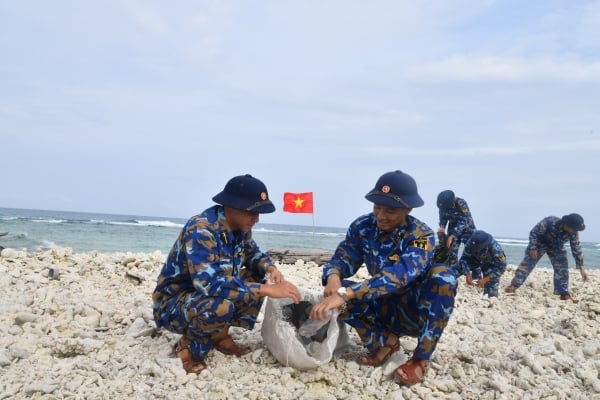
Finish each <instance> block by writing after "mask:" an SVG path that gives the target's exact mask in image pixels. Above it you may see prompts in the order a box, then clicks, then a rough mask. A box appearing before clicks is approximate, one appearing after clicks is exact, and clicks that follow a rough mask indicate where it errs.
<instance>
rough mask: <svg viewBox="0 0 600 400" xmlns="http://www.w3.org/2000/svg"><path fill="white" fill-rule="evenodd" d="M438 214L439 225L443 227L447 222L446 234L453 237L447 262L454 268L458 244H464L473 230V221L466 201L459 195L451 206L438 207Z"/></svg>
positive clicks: (456, 261) (456, 260)
mask: <svg viewBox="0 0 600 400" xmlns="http://www.w3.org/2000/svg"><path fill="white" fill-rule="evenodd" d="M439 215H440V224H439V226H440V227H444V228H445V227H446V224H448V229H447V231H446V232H447V235H448V236H454V237H455V239H454V240H453V241H452V244H451V245H450V249H449V254H448V264H449V265H450V266H451V267H453V268H456V264H457V263H458V250H459V248H460V245H461V243H463V244H465V243H466V242H467V240H469V238H470V237H471V235H472V234H473V232H475V229H476V228H475V222H474V221H473V217H472V216H471V211H469V206H468V204H467V202H466V201H465V200H463V199H461V198H460V197H456V198H455V200H454V204H453V205H452V208H440V209H439Z"/></svg>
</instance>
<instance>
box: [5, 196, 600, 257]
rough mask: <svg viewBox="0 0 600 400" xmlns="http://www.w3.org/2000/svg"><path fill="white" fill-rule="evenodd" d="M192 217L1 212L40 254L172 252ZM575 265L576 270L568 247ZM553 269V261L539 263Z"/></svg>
mask: <svg viewBox="0 0 600 400" xmlns="http://www.w3.org/2000/svg"><path fill="white" fill-rule="evenodd" d="M187 220H188V218H179V217H162V216H144V215H129V214H106V213H97V212H79V211H57V210H40V209H21V208H7V207H0V232H8V234H7V235H5V236H2V237H0V246H2V247H5V248H15V249H27V251H28V252H33V251H36V250H37V249H50V248H53V247H70V248H72V249H73V251H74V252H89V251H99V252H154V251H161V252H162V253H168V252H169V250H170V248H171V246H172V245H173V243H174V241H175V239H176V238H177V236H178V235H179V232H180V230H181V228H182V227H183V225H184V224H185V223H186V221H187ZM346 229H347V227H344V228H341V227H325V226H315V225H290V224H277V223H260V222H259V223H258V224H256V225H255V227H254V228H253V229H252V233H253V237H254V239H255V240H256V242H257V243H258V245H259V247H260V248H261V249H262V250H263V251H268V250H270V249H273V248H311V249H320V250H323V251H329V252H333V251H334V250H335V248H336V246H337V245H338V244H339V242H340V241H341V240H342V239H343V238H344V236H345V233H346ZM495 239H496V240H497V241H498V242H499V243H500V245H501V246H502V248H503V249H504V251H505V252H506V256H507V261H508V263H509V264H518V263H519V262H520V261H521V259H522V257H523V253H524V250H525V247H526V246H527V244H528V242H529V240H528V238H515V237H495ZM581 246H582V248H583V251H584V261H585V264H584V266H585V267H587V268H598V267H599V264H600V243H595V242H585V241H582V242H581ZM565 249H566V250H567V254H568V259H569V266H571V267H572V266H574V261H573V259H572V256H571V252H570V247H569V245H568V243H567V244H566V245H565ZM538 265H539V266H540V267H543V268H550V267H551V266H550V262H549V260H548V258H547V257H544V258H542V260H541V261H540V263H539V264H538Z"/></svg>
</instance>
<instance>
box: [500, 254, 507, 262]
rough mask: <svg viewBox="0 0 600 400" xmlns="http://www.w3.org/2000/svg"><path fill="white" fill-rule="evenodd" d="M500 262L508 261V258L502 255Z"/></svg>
mask: <svg viewBox="0 0 600 400" xmlns="http://www.w3.org/2000/svg"><path fill="white" fill-rule="evenodd" d="M500 261H501V262H504V261H506V256H505V255H504V254H501V255H500Z"/></svg>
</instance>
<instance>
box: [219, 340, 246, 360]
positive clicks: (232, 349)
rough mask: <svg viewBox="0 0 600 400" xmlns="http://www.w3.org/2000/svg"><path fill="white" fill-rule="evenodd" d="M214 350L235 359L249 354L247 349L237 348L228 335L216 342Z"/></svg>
mask: <svg viewBox="0 0 600 400" xmlns="http://www.w3.org/2000/svg"><path fill="white" fill-rule="evenodd" d="M215 349H217V350H219V351H220V352H221V353H223V354H227V355H229V356H236V357H241V356H243V355H245V354H248V353H250V351H251V350H250V348H249V347H241V346H238V345H237V344H236V343H235V342H234V341H233V339H232V337H231V336H229V335H227V336H225V338H223V339H221V340H219V341H218V342H216V343H215Z"/></svg>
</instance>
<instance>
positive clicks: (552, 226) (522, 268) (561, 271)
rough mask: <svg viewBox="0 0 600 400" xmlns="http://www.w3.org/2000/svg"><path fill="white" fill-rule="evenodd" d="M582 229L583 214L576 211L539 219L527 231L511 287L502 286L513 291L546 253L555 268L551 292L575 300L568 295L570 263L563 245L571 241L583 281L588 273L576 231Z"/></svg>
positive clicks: (565, 298) (508, 291)
mask: <svg viewBox="0 0 600 400" xmlns="http://www.w3.org/2000/svg"><path fill="white" fill-rule="evenodd" d="M584 229H585V224H584V223H583V217H582V216H581V215H579V214H575V213H573V214H569V215H565V216H563V217H562V218H558V217H552V216H550V217H546V218H544V219H543V220H541V221H540V222H538V223H537V224H536V225H535V226H534V227H533V229H532V230H531V232H529V245H528V246H527V248H526V249H525V257H524V258H523V261H521V264H519V266H518V267H517V269H516V270H515V276H514V277H513V279H512V282H511V283H510V286H508V287H507V288H506V289H505V290H506V292H507V293H514V292H515V291H516V290H517V289H518V288H519V286H521V285H522V284H523V282H525V280H526V279H527V277H528V276H529V274H530V273H531V271H533V268H535V266H536V264H537V263H538V261H539V260H540V258H542V257H543V256H544V254H546V253H548V258H549V259H550V263H551V264H552V268H553V269H554V294H557V295H559V296H560V299H561V300H573V302H577V300H575V299H573V298H572V297H571V295H570V294H569V264H568V261H567V251H566V250H565V248H564V245H565V243H566V242H569V243H570V245H571V253H572V254H573V258H574V259H575V268H576V269H578V270H579V272H580V274H581V279H582V280H583V281H584V282H586V281H587V280H588V275H587V272H586V271H585V270H584V269H583V252H582V251H581V246H580V245H579V234H578V233H577V232H579V231H582V230H584Z"/></svg>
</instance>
